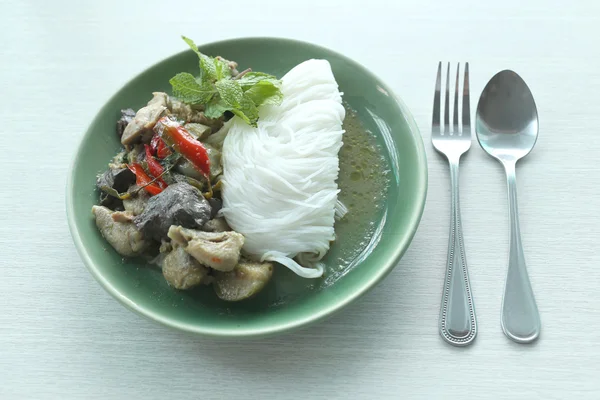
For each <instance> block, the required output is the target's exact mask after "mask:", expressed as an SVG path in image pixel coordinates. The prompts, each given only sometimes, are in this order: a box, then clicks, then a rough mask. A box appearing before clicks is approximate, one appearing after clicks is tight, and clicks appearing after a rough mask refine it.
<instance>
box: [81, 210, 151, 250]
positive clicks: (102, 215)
mask: <svg viewBox="0 0 600 400" xmlns="http://www.w3.org/2000/svg"><path fill="white" fill-rule="evenodd" d="M92 214H94V216H95V217H96V226H97V227H98V230H99V231H100V233H101V234H102V236H104V238H105V239H106V241H107V242H108V243H110V245H111V246H112V247H114V249H115V250H116V251H117V253H119V254H121V255H122V256H126V257H132V256H137V255H139V254H141V253H142V252H143V251H144V250H145V249H146V247H147V246H148V242H147V241H145V240H144V237H143V236H142V233H141V232H140V231H139V230H138V229H137V228H136V226H135V225H134V224H133V222H131V221H130V220H129V221H127V218H125V216H124V215H121V214H126V213H118V212H117V213H116V212H114V211H111V210H109V209H108V208H106V207H102V206H93V207H92ZM115 214H117V215H116V216H115Z"/></svg>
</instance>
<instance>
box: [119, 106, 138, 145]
mask: <svg viewBox="0 0 600 400" xmlns="http://www.w3.org/2000/svg"><path fill="white" fill-rule="evenodd" d="M134 117H135V111H134V110H133V108H126V109H124V110H121V118H119V120H118V121H117V135H118V136H119V138H120V137H121V136H123V132H124V131H125V128H127V125H129V123H130V122H131V121H133V118H134Z"/></svg>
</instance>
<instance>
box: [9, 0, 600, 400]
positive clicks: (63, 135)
mask: <svg viewBox="0 0 600 400" xmlns="http://www.w3.org/2000/svg"><path fill="white" fill-rule="evenodd" d="M84 3H85V4H84ZM364 3H365V4H363V5H358V4H353V2H352V1H350V0H345V1H324V0H317V1H308V0H303V1H297V2H293V3H292V2H283V1H268V2H267V1H265V2H258V1H255V2H251V1H237V0H234V1H232V0H230V1H227V2H216V1H215V2H208V1H199V0H197V1H185V2H178V1H167V2H165V1H139V2H134V1H94V2H79V1H52V2H50V1H48V2H46V1H32V0H29V1H18V0H14V1H12V0H9V1H6V0H4V1H0V16H1V22H0V134H1V136H0V138H1V140H0V157H1V160H2V161H1V165H2V174H0V188H1V189H0V192H1V193H2V195H1V196H0V249H1V256H0V267H1V269H0V273H1V276H0V398H1V399H25V398H32V399H33V398H36V399H42V398H61V399H84V398H85V399H118V398H123V399H130V398H144V399H166V398H168V399H171V398H202V399H231V398H243V399H269V398H275V399H294V398H301V399H316V398H324V399H334V398H345V399H355V398H361V399H384V398H386V399H387V398H395V399H398V398H403V399H404V398H406V399H463V398H466V397H467V396H469V398H471V399H491V398H494V399H532V398H537V399H566V398H573V399H598V398H600V379H599V378H598V373H599V372H600V334H599V332H598V330H599V329H600V311H599V310H600V290H599V289H598V284H599V283H600V265H599V264H600V252H598V241H599V239H600V225H599V222H600V216H599V215H598V209H599V206H600V197H599V196H598V193H600V189H599V181H598V178H600V166H599V164H598V158H599V157H600V140H599V138H600V130H599V126H600V112H599V110H598V106H597V104H598V98H599V97H600V94H599V93H600V57H599V53H598V38H599V37H600V18H599V16H600V3H598V2H597V1H593V0H589V1H572V2H567V1H548V0H537V1H523V0H505V1H495V2H485V1H467V0H461V1H457V0H453V1H432V0H420V1H398V2H395V3H396V4H397V5H391V4H387V3H388V2H384V1H376V0H370V1H368V2H364ZM389 3H392V2H391V1H390V2H389ZM203 4H204V5H203ZM286 4H287V5H286ZM180 34H185V35H187V36H190V37H192V38H194V39H195V40H196V41H197V42H200V43H202V42H210V41H214V40H219V39H225V38H233V37H238V36H261V35H265V36H283V37H290V38H296V39H302V40H306V41H311V42H314V43H317V44H320V45H324V46H327V47H329V48H332V49H334V50H337V51H340V52H342V53H344V54H346V55H348V56H349V57H351V58H353V59H355V60H357V61H359V62H361V63H363V64H364V65H365V66H367V67H368V68H369V69H371V70H372V71H374V72H375V73H376V74H377V75H379V76H380V77H381V78H382V79H383V80H384V81H386V82H387V83H388V84H389V85H390V86H391V87H392V88H393V89H394V90H395V91H396V92H397V94H399V95H400V96H401V97H402V98H403V99H404V101H405V102H406V103H407V104H408V106H409V107H410V108H411V110H412V111H413V113H414V117H415V119H416V121H417V123H418V125H419V127H420V128H421V130H422V135H423V139H424V141H425V147H426V149H427V154H428V158H429V161H428V162H429V195H428V199H427V205H426V208H425V213H424V216H423V220H422V223H421V225H420V227H419V230H418V233H417V235H416V237H415V239H414V241H413V244H412V246H411V247H410V249H409V250H408V252H407V253H406V255H405V256H404V258H403V259H402V261H401V262H400V265H399V266H398V268H396V269H395V270H394V271H393V272H392V273H391V274H390V275H389V277H388V278H387V279H386V280H385V281H384V282H382V283H381V284H380V285H379V286H377V287H376V288H375V289H374V290H373V291H372V292H370V293H369V294H368V295H366V296H365V297H363V298H362V299H361V300H359V301H358V302H356V303H354V304H352V305H351V306H349V307H348V308H346V309H344V310H342V311H341V312H340V313H338V314H336V315H335V316H334V317H333V318H331V319H329V320H328V321H325V322H323V323H319V324H317V325H314V326H311V327H308V328H306V329H304V330H302V331H299V332H297V333H294V334H291V335H287V336H282V337H279V338H274V339H268V340H254V341H249V342H248V341H243V342H242V341H240V342H220V341H214V340H208V339H203V338H199V337H192V336H188V335H185V334H182V333H179V332H176V331H173V330H170V329H168V328H165V327H163V326H159V325H157V324H154V323H152V322H149V321H147V320H146V319H143V318H142V317H139V316H137V315H135V314H133V313H131V312H130V311H128V310H126V309H125V308H123V307H122V306H121V305H120V304H119V303H117V302H116V301H115V300H114V299H113V298H112V297H110V296H109V295H108V294H107V293H106V292H105V291H104V290H103V289H102V288H101V287H100V286H99V285H98V284H97V283H96V282H95V281H94V279H93V278H92V276H91V275H90V274H89V273H88V272H87V270H86V269H85V268H84V266H83V263H82V262H81V261H80V259H79V256H78V255H77V253H76V251H75V248H74V246H73V243H72V241H71V237H70V234H69V231H68V228H67V223H66V218H65V206H64V202H65V199H64V192H65V181H66V175H67V172H68V168H69V164H70V161H71V158H72V155H73V152H74V151H75V147H76V145H77V143H78V141H79V139H80V137H81V135H82V133H83V132H84V131H85V129H86V128H87V126H88V124H89V122H90V121H91V119H92V117H93V116H94V115H95V113H96V112H97V111H98V109H99V108H100V107H101V106H102V105H103V103H104V102H105V101H106V100H107V99H108V97H109V96H110V95H112V94H113V93H114V92H115V91H116V90H117V89H119V88H120V87H121V85H123V84H124V83H125V82H126V81H127V80H128V79H130V78H131V77H133V76H134V75H135V74H137V73H138V72H140V71H141V70H142V69H144V68H146V67H148V66H149V65H151V64H153V63H154V62H156V61H158V60H160V59H162V58H163V57H165V56H168V55H171V54H173V53H175V52H178V51H180V50H182V49H184V46H183V43H182V42H181V40H180V38H179V35H180ZM438 60H449V61H453V62H455V61H465V60H467V61H470V63H471V78H472V79H471V84H472V96H473V100H472V107H473V108H474V107H475V104H476V101H477V98H478V96H479V93H480V92H481V89H482V88H483V86H484V85H485V83H486V82H487V80H488V79H489V78H490V77H491V76H492V75H493V74H494V73H495V72H497V71H499V70H501V69H504V68H511V69H514V70H516V71H517V72H518V73H519V74H521V76H522V77H523V78H524V79H525V80H526V82H527V83H528V84H529V85H530V88H531V90H532V91H533V94H534V96H535V99H536V101H537V105H538V108H539V113H540V119H541V121H540V126H541V128H540V137H539V140H538V143H537V146H536V148H535V150H534V151H533V153H531V154H530V156H529V157H528V158H527V159H526V161H524V162H523V163H522V164H520V165H519V166H518V171H517V173H518V185H519V191H520V193H519V196H520V197H519V201H520V211H521V224H522V234H523V241H524V245H525V251H526V258H527V262H528V268H529V273H530V276H531V280H532V283H533V287H534V290H535V294H536V297H537V301H538V304H539V308H540V312H541V317H542V324H543V328H542V329H543V330H542V336H541V339H540V340H539V341H538V342H537V343H536V344H535V345H533V346H522V345H516V344H513V343H512V342H510V341H508V340H507V338H506V337H504V335H503V334H502V332H501V329H500V300H501V296H502V291H503V285H504V276H505V272H506V258H507V246H508V243H507V242H508V233H507V229H508V222H507V204H506V198H505V196H506V188H505V181H504V176H503V171H502V170H501V168H500V166H499V164H497V163H495V162H493V161H492V159H490V158H489V157H488V156H487V155H486V154H484V153H483V151H482V150H481V149H480V148H479V146H478V145H477V144H476V143H474V144H473V147H472V149H471V151H470V152H469V153H468V155H467V157H466V158H465V159H464V160H463V163H462V169H461V182H462V185H461V196H462V198H461V200H462V207H463V218H464V219H463V223H464V235H465V243H466V248H467V257H468V261H469V267H470V273H471V283H472V287H473V293H474V296H475V302H476V307H477V316H478V323H479V335H478V338H477V340H476V342H475V344H474V345H473V346H471V347H469V348H465V349H457V348H454V347H451V346H448V345H446V344H445V343H444V342H443V341H442V340H441V338H440V336H439V335H438V332H437V322H438V311H439V303H440V293H441V286H442V279H443V274H444V264H445V259H446V241H447V235H448V223H449V182H448V181H449V176H448V170H447V166H446V164H445V161H444V160H443V159H442V158H441V157H439V156H438V155H437V154H436V153H434V151H433V150H432V148H431V145H430V117H431V104H432V91H433V84H434V78H435V76H434V75H435V70H436V67H437V61H438Z"/></svg>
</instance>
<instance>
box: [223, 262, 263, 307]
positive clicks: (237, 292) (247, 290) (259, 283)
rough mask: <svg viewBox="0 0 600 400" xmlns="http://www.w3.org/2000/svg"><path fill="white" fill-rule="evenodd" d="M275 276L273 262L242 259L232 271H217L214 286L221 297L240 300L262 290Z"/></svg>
mask: <svg viewBox="0 0 600 400" xmlns="http://www.w3.org/2000/svg"><path fill="white" fill-rule="evenodd" d="M271 276H273V264H271V263H259V262H253V261H248V260H240V262H239V264H238V265H236V266H235V268H234V269H233V271H230V272H220V271H216V272H215V281H214V284H213V287H214V289H215V293H216V294H217V296H218V297H219V298H220V299H223V300H226V301H240V300H245V299H248V298H250V297H252V296H254V295H256V294H257V293H258V292H260V291H261V290H262V289H263V288H264V287H265V285H266V284H267V283H268V282H269V280H270V279H271Z"/></svg>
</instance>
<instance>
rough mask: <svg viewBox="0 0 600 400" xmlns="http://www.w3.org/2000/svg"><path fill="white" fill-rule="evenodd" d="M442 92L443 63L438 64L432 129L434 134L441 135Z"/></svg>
mask: <svg viewBox="0 0 600 400" xmlns="http://www.w3.org/2000/svg"><path fill="white" fill-rule="evenodd" d="M441 90H442V62H441V61H440V63H439V64H438V70H437V79H436V81H435V93H434V95H433V119H432V121H431V129H432V131H433V133H440V102H441V99H440V92H441Z"/></svg>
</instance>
